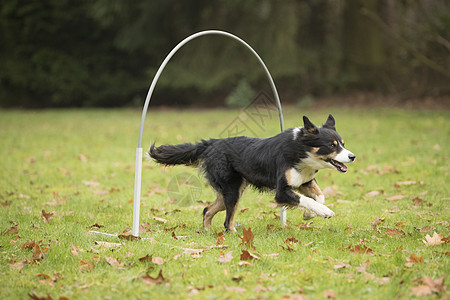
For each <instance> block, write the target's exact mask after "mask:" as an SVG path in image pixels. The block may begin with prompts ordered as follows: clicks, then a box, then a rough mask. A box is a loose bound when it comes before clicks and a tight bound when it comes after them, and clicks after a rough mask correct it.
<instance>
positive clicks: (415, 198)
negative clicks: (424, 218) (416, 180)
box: [412, 197, 423, 207]
mask: <svg viewBox="0 0 450 300" xmlns="http://www.w3.org/2000/svg"><path fill="white" fill-rule="evenodd" d="M412 202H413V203H414V207H418V206H419V205H421V204H422V202H423V200H422V198H420V197H414V198H413V199H412Z"/></svg>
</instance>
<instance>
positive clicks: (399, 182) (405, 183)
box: [394, 180, 424, 187]
mask: <svg viewBox="0 0 450 300" xmlns="http://www.w3.org/2000/svg"><path fill="white" fill-rule="evenodd" d="M413 184H420V185H423V184H424V181H423V180H408V181H397V182H396V183H394V186H395V187H397V186H400V185H413Z"/></svg>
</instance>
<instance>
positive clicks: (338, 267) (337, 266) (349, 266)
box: [333, 261, 352, 270]
mask: <svg viewBox="0 0 450 300" xmlns="http://www.w3.org/2000/svg"><path fill="white" fill-rule="evenodd" d="M351 267H352V266H351V265H349V264H346V263H343V262H342V261H339V264H337V265H334V266H333V268H334V269H335V270H337V269H344V268H347V269H348V268H351Z"/></svg>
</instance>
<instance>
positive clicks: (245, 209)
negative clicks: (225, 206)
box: [241, 207, 249, 213]
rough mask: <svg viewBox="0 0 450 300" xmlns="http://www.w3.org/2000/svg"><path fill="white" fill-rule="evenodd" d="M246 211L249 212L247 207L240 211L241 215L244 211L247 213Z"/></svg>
mask: <svg viewBox="0 0 450 300" xmlns="http://www.w3.org/2000/svg"><path fill="white" fill-rule="evenodd" d="M247 210H249V208H248V207H246V208H243V209H241V213H243V212H245V211H247Z"/></svg>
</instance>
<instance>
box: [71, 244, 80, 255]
mask: <svg viewBox="0 0 450 300" xmlns="http://www.w3.org/2000/svg"><path fill="white" fill-rule="evenodd" d="M70 245H71V246H72V250H70V253H72V254H73V255H75V256H78V249H79V247H75V246H74V244H72V243H70Z"/></svg>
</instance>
